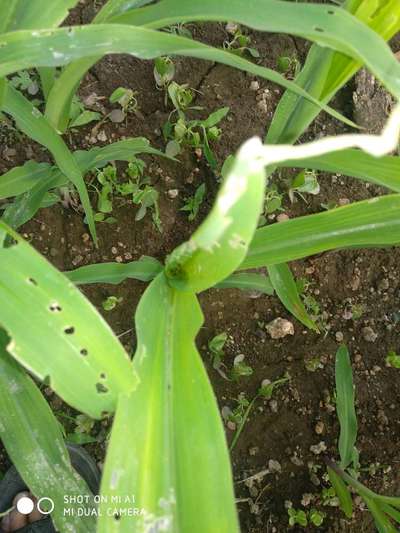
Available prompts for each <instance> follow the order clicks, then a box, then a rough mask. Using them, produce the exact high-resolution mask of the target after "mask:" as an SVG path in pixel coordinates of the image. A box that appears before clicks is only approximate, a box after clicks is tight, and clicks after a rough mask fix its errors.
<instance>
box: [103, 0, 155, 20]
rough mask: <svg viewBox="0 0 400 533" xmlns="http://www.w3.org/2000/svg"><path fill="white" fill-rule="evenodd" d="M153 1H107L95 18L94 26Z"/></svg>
mask: <svg viewBox="0 0 400 533" xmlns="http://www.w3.org/2000/svg"><path fill="white" fill-rule="evenodd" d="M152 1H153V0H108V2H106V4H105V5H104V6H103V7H102V8H101V9H100V11H99V12H98V13H97V15H96V16H95V18H94V19H93V23H94V24H99V23H101V22H106V21H108V20H109V19H110V18H111V17H114V16H117V15H121V14H122V13H125V11H128V10H130V9H134V8H138V7H142V6H144V5H146V4H149V3H150V2H152Z"/></svg>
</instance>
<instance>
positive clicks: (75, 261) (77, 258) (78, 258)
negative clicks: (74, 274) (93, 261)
mask: <svg viewBox="0 0 400 533" xmlns="http://www.w3.org/2000/svg"><path fill="white" fill-rule="evenodd" d="M82 261H83V255H77V256H75V257H74V258H73V259H72V264H73V265H74V266H76V265H79V263H82Z"/></svg>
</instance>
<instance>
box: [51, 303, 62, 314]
mask: <svg viewBox="0 0 400 533" xmlns="http://www.w3.org/2000/svg"><path fill="white" fill-rule="evenodd" d="M49 309H50V311H51V312H52V313H59V312H60V311H62V308H61V306H60V305H58V304H57V303H53V304H51V305H50V306H49Z"/></svg>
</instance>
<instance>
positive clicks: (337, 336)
mask: <svg viewBox="0 0 400 533" xmlns="http://www.w3.org/2000/svg"><path fill="white" fill-rule="evenodd" d="M343 338H344V337H343V333H342V332H341V331H337V332H336V333H335V339H336V340H337V342H342V341H343Z"/></svg>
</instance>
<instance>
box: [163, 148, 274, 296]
mask: <svg viewBox="0 0 400 533" xmlns="http://www.w3.org/2000/svg"><path fill="white" fill-rule="evenodd" d="M260 146H261V144H260V140H259V139H252V140H250V141H247V143H245V144H244V145H243V146H242V148H241V149H240V151H239V152H238V155H237V156H236V157H235V160H234V163H233V166H232V168H231V169H230V172H229V173H228V175H227V176H226V178H225V179H224V181H223V184H222V186H221V189H220V191H219V193H218V196H217V198H216V201H215V204H214V207H213V208H212V210H211V212H210V214H209V215H208V217H207V218H206V219H205V221H204V222H203V223H202V224H201V226H200V227H199V228H198V229H197V230H196V231H195V232H194V234H193V235H192V236H191V238H190V240H189V241H187V242H185V243H183V244H182V245H181V246H179V247H178V248H176V249H175V250H174V251H173V252H172V254H171V255H170V256H169V257H168V258H167V262H166V274H167V277H168V279H169V283H170V284H171V285H172V286H175V287H177V288H180V289H183V290H190V291H195V292H199V291H203V290H205V289H208V288H210V287H212V286H213V285H215V284H216V283H218V282H220V281H222V280H224V279H225V278H226V277H227V276H229V275H230V274H231V273H232V272H233V271H234V270H235V269H236V268H237V267H238V266H239V265H240V263H241V262H242V261H243V259H244V258H245V256H246V253H247V250H248V246H249V243H250V241H251V239H252V237H253V234H254V231H255V229H256V227H257V222H258V219H259V215H260V213H261V209H262V204H263V200H264V190H265V178H264V165H263V163H262V162H261V163H260V162H259V161H257V160H256V159H255V157H254V155H255V154H256V152H257V150H258V149H259V147H260Z"/></svg>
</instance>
